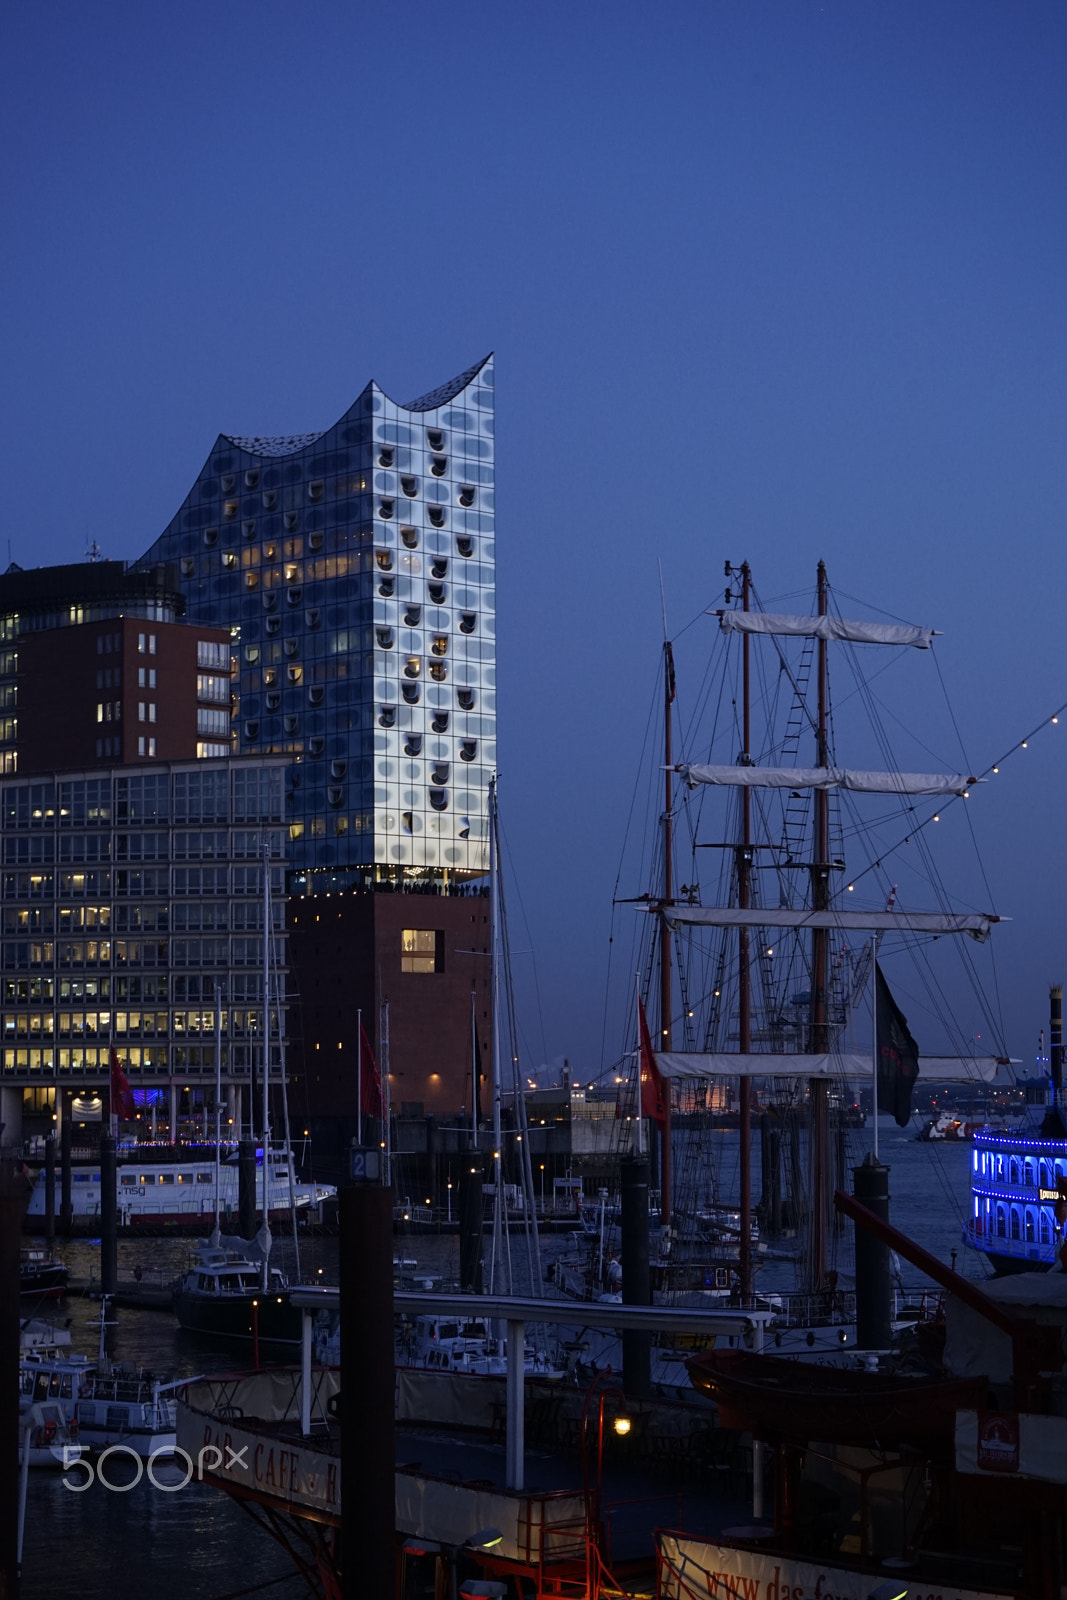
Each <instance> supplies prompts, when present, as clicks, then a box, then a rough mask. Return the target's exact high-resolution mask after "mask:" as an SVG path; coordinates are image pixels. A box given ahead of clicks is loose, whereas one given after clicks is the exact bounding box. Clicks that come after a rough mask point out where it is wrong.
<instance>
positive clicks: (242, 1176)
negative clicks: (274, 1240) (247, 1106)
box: [237, 1139, 256, 1239]
mask: <svg viewBox="0 0 1067 1600" xmlns="http://www.w3.org/2000/svg"><path fill="white" fill-rule="evenodd" d="M237 1194H238V1201H237V1206H238V1216H239V1219H240V1220H239V1222H238V1232H239V1233H240V1235H241V1238H242V1239H254V1238H255V1236H256V1141H255V1140H254V1139H242V1140H241V1141H240V1142H239V1143H238V1146H237Z"/></svg>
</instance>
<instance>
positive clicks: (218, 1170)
mask: <svg viewBox="0 0 1067 1600" xmlns="http://www.w3.org/2000/svg"><path fill="white" fill-rule="evenodd" d="M221 1142H222V988H221V986H220V985H219V984H216V985H215V1232H216V1233H218V1232H219V1231H220V1227H221V1217H222V1194H221V1190H222V1166H221V1160H222V1158H221V1154H220V1148H219V1147H220V1145H221Z"/></svg>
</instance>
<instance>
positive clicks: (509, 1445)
mask: <svg viewBox="0 0 1067 1600" xmlns="http://www.w3.org/2000/svg"><path fill="white" fill-rule="evenodd" d="M525 1382H526V1324H525V1323H524V1322H513V1321H512V1320H511V1319H510V1317H509V1318H508V1373H507V1396H506V1398H507V1427H506V1430H505V1444H504V1449H505V1453H506V1457H507V1463H506V1464H507V1487H508V1488H509V1489H516V1490H521V1489H522V1488H523V1481H522V1480H523V1472H524V1468H525V1458H526V1439H525V1430H524V1424H525V1421H526V1418H525V1412H524V1407H525V1399H526V1395H525Z"/></svg>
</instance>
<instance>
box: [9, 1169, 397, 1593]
mask: <svg viewBox="0 0 1067 1600" xmlns="http://www.w3.org/2000/svg"><path fill="white" fill-rule="evenodd" d="M338 1201H339V1206H338V1210H339V1217H340V1250H339V1260H340V1268H341V1272H340V1277H341V1284H340V1288H341V1293H340V1303H341V1600H394V1594H395V1585H396V1557H395V1544H396V1536H395V1532H394V1530H395V1526H396V1444H395V1420H394V1414H393V1412H394V1399H393V1394H394V1382H395V1380H394V1372H393V1196H392V1192H391V1191H390V1190H389V1189H385V1188H383V1187H382V1186H381V1185H379V1184H349V1185H346V1186H345V1187H344V1188H342V1189H341V1191H340V1194H339V1195H338ZM12 1388H13V1390H14V1385H13V1386H12ZM0 1600H2V1597H0Z"/></svg>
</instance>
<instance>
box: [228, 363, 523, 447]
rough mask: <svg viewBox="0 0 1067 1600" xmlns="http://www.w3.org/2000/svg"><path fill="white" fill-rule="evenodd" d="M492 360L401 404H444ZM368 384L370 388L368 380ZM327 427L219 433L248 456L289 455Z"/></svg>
mask: <svg viewBox="0 0 1067 1600" xmlns="http://www.w3.org/2000/svg"><path fill="white" fill-rule="evenodd" d="M491 360H492V352H490V354H489V355H487V356H484V357H483V358H482V360H481V361H478V362H476V363H475V365H474V366H473V367H468V368H467V370H466V372H461V373H460V374H459V376H458V377H457V378H452V379H450V380H449V382H448V383H443V384H442V385H441V387H440V388H439V389H431V390H430V391H429V393H428V394H424V395H420V396H419V398H418V399H417V400H409V401H408V403H407V405H405V406H402V407H401V410H403V411H433V410H435V409H436V407H437V406H446V405H447V404H448V402H449V401H450V400H454V399H455V398H456V396H457V395H458V394H462V393H463V390H464V389H466V388H467V386H468V384H470V383H472V382H473V381H474V379H475V378H476V377H477V376H478V374H479V372H481V370H482V368H483V367H484V366H485V365H486V363H487V362H489V361H491ZM368 387H371V388H373V387H374V385H373V384H371V385H369V386H368ZM329 431H330V430H329V428H323V429H322V430H321V431H320V432H319V433H282V434H275V435H269V436H268V435H265V434H254V435H252V434H237V433H224V434H223V435H222V437H223V438H224V439H226V440H227V441H228V442H229V443H230V444H233V445H236V446H237V448H238V450H244V451H245V452H246V453H247V454H248V455H250V456H292V455H295V454H296V452H297V451H298V450H306V449H307V447H308V445H311V444H316V443H317V442H318V441H319V440H320V439H323V438H325V436H326V434H327V433H329Z"/></svg>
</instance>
